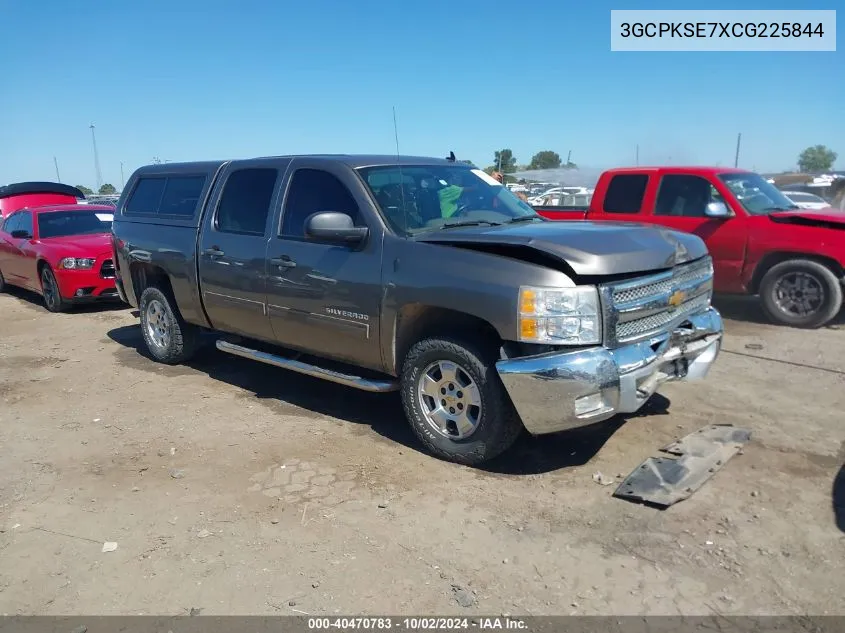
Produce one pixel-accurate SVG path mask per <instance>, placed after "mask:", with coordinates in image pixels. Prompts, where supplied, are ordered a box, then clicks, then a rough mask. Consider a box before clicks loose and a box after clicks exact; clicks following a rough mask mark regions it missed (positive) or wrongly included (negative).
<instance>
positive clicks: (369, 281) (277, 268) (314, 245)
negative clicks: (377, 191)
mask: <svg viewBox="0 0 845 633" xmlns="http://www.w3.org/2000/svg"><path fill="white" fill-rule="evenodd" d="M320 211H336V212H341V213H346V214H348V215H350V216H351V217H352V219H353V221H354V223H355V224H356V226H367V227H369V229H370V234H369V237H368V238H367V240H365V242H364V243H363V244H359V245H355V246H346V245H343V244H337V243H320V242H318V241H314V240H311V239H306V237H305V230H304V229H305V221H306V219H307V218H308V216H310V215H312V214H313V213H317V212H320ZM277 228H278V230H277V231H276V233H275V234H274V235H273V236H272V237H271V239H270V242H269V247H268V250H267V257H268V264H269V273H268V282H267V303H268V312H269V314H270V322H271V324H272V327H273V333H274V335H275V337H276V340H277V341H278V342H279V343H280V344H282V345H284V346H286V347H291V348H294V349H301V350H305V351H317V350H319V351H320V353H321V355H323V356H326V357H329V358H333V359H336V360H340V361H348V362H352V363H355V364H359V365H361V366H364V367H370V368H372V369H381V368H382V360H381V351H380V346H379V314H380V307H381V295H382V283H381V253H382V245H381V241H382V236H383V228H382V225H381V223H380V222H379V221H378V217H377V215H376V212H375V209H374V208H373V207H372V203H371V202H370V200H369V198H368V197H367V195H366V192H365V191H364V187H363V185H362V184H361V182H360V180H358V179H357V178H356V176H355V174H354V173H353V172H352V171H351V169H349V168H348V167H346V166H345V165H342V164H339V163H334V162H332V163H327V162H319V161H315V162H309V160H308V159H297V160H296V161H295V163H294V165H293V166H292V168H291V171H290V177H289V179H288V185H287V194H286V197H285V203H284V208H283V210H282V222H281V226H280V227H277Z"/></svg>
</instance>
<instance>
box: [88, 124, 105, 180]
mask: <svg viewBox="0 0 845 633" xmlns="http://www.w3.org/2000/svg"><path fill="white" fill-rule="evenodd" d="M89 127H90V128H91V143H93V145H94V171H95V172H96V173H97V193H100V187H102V186H103V175H102V173H101V172H100V156H99V154H97V137H96V136H95V135H94V124H93V123H92V124H91V125H90V126H89Z"/></svg>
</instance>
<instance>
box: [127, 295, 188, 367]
mask: <svg viewBox="0 0 845 633" xmlns="http://www.w3.org/2000/svg"><path fill="white" fill-rule="evenodd" d="M138 310H139V312H140V313H141V331H142V333H143V336H144V343H146V345H147V350H148V351H149V352H150V355H151V356H152V357H153V358H154V359H155V360H157V361H158V362H160V363H166V364H168V365H176V364H178V363H183V362H185V361H186V360H188V359H190V358H191V357H192V356H193V355H194V352H195V351H196V349H197V341H198V337H199V334H198V328H197V327H196V326H195V325H191V324H190V323H187V322H186V321H185V320H184V319H183V318H182V315H181V314H179V311H178V310H177V309H176V308H175V302H174V301H173V300H172V299H171V298H170V297H169V296H168V295H167V294H166V293H165V292H163V291H162V290H160V289H159V288H155V287H149V288H146V289H145V290H144V292H142V293H141V299H140V301H139V302H138Z"/></svg>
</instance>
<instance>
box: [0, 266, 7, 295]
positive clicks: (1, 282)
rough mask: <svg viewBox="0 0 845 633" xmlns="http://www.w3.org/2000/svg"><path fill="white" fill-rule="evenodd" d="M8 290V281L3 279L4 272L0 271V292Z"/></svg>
mask: <svg viewBox="0 0 845 633" xmlns="http://www.w3.org/2000/svg"><path fill="white" fill-rule="evenodd" d="M5 289H6V280H5V279H4V278H3V271H2V270H0V292H3V291H4V290H5Z"/></svg>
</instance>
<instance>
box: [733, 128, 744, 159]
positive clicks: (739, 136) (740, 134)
mask: <svg viewBox="0 0 845 633" xmlns="http://www.w3.org/2000/svg"><path fill="white" fill-rule="evenodd" d="M741 141H742V132H740V133H739V134H737V135H736V157H735V158H734V167H739V144H740V142H741Z"/></svg>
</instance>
